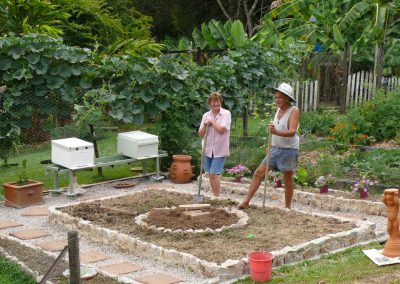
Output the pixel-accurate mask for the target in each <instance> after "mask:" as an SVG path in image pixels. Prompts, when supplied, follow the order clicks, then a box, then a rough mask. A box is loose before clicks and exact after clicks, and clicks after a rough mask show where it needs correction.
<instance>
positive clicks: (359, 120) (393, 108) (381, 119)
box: [347, 90, 400, 141]
mask: <svg viewBox="0 0 400 284" xmlns="http://www.w3.org/2000/svg"><path fill="white" fill-rule="evenodd" d="M399 105H400V90H396V91H393V92H389V93H387V94H385V93H384V92H383V91H378V92H377V94H376V95H375V96H374V98H373V99H372V100H371V101H369V102H364V103H363V104H361V105H360V106H359V107H356V108H353V109H351V110H350V111H349V112H348V115H347V117H348V122H349V123H350V124H352V125H354V126H355V127H357V129H360V130H362V132H363V133H364V134H367V135H369V137H374V138H375V139H376V140H378V141H381V140H386V139H393V138H395V137H396V132H398V129H399V121H400V120H399V117H400V108H399Z"/></svg>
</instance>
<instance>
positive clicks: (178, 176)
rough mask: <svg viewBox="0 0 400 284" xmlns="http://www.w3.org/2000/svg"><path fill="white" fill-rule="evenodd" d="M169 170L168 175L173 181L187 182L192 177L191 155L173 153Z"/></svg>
mask: <svg viewBox="0 0 400 284" xmlns="http://www.w3.org/2000/svg"><path fill="white" fill-rule="evenodd" d="M172 160H173V162H172V164H171V167H170V168H169V169H168V170H169V177H170V179H171V181H172V182H174V183H188V182H190V181H191V180H192V178H193V177H194V174H193V168H194V167H193V166H192V165H191V164H190V161H191V160H192V157H191V156H189V155H173V156H172Z"/></svg>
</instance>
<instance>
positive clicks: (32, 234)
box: [10, 229, 50, 240]
mask: <svg viewBox="0 0 400 284" xmlns="http://www.w3.org/2000/svg"><path fill="white" fill-rule="evenodd" d="M10 236H13V237H16V238H18V239H20V240H31V239H37V238H41V237H46V236H50V233H48V232H46V231H43V230H36V229H33V230H25V231H19V232H14V233H10Z"/></svg>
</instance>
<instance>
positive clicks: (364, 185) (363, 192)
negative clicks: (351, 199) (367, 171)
mask: <svg viewBox="0 0 400 284" xmlns="http://www.w3.org/2000/svg"><path fill="white" fill-rule="evenodd" d="M377 183H378V182H377V181H374V180H372V179H367V178H366V177H365V176H363V177H362V178H361V179H360V180H359V181H356V182H355V183H354V184H353V185H352V186H351V191H352V192H358V193H359V194H360V198H367V197H368V188H369V187H370V186H371V185H374V184H377Z"/></svg>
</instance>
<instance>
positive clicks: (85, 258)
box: [80, 251, 111, 264]
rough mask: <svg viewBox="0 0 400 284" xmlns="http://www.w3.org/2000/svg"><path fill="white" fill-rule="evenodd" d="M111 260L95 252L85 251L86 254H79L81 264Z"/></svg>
mask: <svg viewBox="0 0 400 284" xmlns="http://www.w3.org/2000/svg"><path fill="white" fill-rule="evenodd" d="M109 258H111V257H110V256H108V255H105V254H104V253H102V252H97V251H87V252H82V253H81V254H80V260H81V262H82V263H86V264H88V263H92V262H96V261H100V260H105V259H109Z"/></svg>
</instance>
